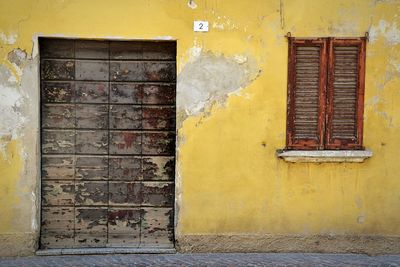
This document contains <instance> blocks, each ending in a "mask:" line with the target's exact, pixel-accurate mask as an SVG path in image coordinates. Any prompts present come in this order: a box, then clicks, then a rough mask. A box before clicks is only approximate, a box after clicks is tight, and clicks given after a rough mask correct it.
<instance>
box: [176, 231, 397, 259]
mask: <svg viewBox="0 0 400 267" xmlns="http://www.w3.org/2000/svg"><path fill="white" fill-rule="evenodd" d="M176 246H177V250H178V251H179V252H181V253H191V252H305V253H307V252H310V253H311V252H313V253H362V254H368V255H379V254H399V253H400V236H353V235H348V236H342V235H338V236H336V235H316V236H284V235H180V236H178V237H177V242H176Z"/></svg>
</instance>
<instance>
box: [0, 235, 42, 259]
mask: <svg viewBox="0 0 400 267" xmlns="http://www.w3.org/2000/svg"><path fill="white" fill-rule="evenodd" d="M37 240H38V235H37V234H36V233H7V234H0V257H18V256H31V255H34V254H35V251H36V249H37Z"/></svg>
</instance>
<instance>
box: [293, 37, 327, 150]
mask: <svg viewBox="0 0 400 267" xmlns="http://www.w3.org/2000/svg"><path fill="white" fill-rule="evenodd" d="M326 61H327V60H326V42H325V40H324V39H313V40H299V39H294V38H289V64H288V120H287V131H286V132H287V138H286V140H287V141H286V142H287V143H286V147H287V148H288V149H320V148H323V144H324V140H323V139H324V121H325V84H326Z"/></svg>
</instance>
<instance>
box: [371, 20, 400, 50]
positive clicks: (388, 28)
mask: <svg viewBox="0 0 400 267" xmlns="http://www.w3.org/2000/svg"><path fill="white" fill-rule="evenodd" d="M379 35H382V36H383V37H384V38H385V42H387V43H388V44H389V45H398V44H400V29H398V28H397V23H396V22H393V23H390V22H387V21H385V20H380V21H379V23H378V24H377V25H373V26H371V28H370V30H369V39H370V41H371V42H372V43H373V42H375V41H376V40H377V39H378V36H379Z"/></svg>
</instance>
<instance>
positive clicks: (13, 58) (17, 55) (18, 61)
mask: <svg viewBox="0 0 400 267" xmlns="http://www.w3.org/2000/svg"><path fill="white" fill-rule="evenodd" d="M7 59H8V61H10V62H11V63H13V64H15V65H17V66H18V67H20V68H21V67H22V65H23V63H24V62H25V60H26V52H25V51H24V50H21V49H19V48H17V49H14V50H12V51H11V52H10V53H8V55H7Z"/></svg>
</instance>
